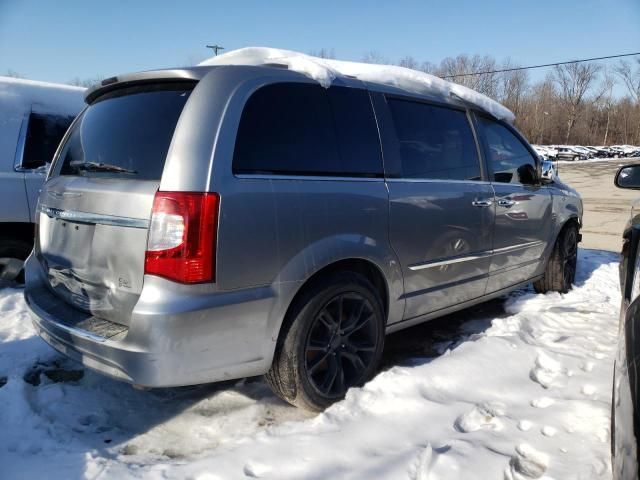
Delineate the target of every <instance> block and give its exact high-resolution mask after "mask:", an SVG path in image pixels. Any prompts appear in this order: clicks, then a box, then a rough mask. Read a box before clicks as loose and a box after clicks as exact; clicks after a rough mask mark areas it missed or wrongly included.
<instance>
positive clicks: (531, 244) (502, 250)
mask: <svg viewBox="0 0 640 480" xmlns="http://www.w3.org/2000/svg"><path fill="white" fill-rule="evenodd" d="M538 245H543V242H541V241H539V240H538V241H535V242H527V243H519V244H518V245H510V246H508V247H502V248H495V249H494V250H493V254H494V255H495V254H496V253H509V252H515V251H516V250H522V249H524V248H531V247H537V246H538Z"/></svg>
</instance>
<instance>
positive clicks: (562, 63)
mask: <svg viewBox="0 0 640 480" xmlns="http://www.w3.org/2000/svg"><path fill="white" fill-rule="evenodd" d="M634 55H640V52H636V53H623V54H620V55H608V56H606V57H593V58H583V59H581V60H569V61H567V62H556V63H545V64H542V65H531V66H530V67H516V68H505V69H502V70H489V71H486V72H472V73H459V74H457V75H445V76H444V77H442V78H456V77H469V76H472V75H489V74H491V73H503V72H515V71H516V70H531V69H532V68H544V67H555V66H556V65H567V64H569V63H583V62H593V61H595V60H607V59H609V58H620V57H632V56H634Z"/></svg>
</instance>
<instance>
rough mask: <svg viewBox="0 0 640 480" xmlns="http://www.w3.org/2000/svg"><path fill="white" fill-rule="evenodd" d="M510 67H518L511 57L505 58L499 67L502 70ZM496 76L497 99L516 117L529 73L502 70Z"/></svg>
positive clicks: (527, 83)
mask: <svg viewBox="0 0 640 480" xmlns="http://www.w3.org/2000/svg"><path fill="white" fill-rule="evenodd" d="M511 68H518V65H515V64H514V63H512V62H511V59H506V60H505V61H504V62H503V63H502V65H501V67H500V69H502V70H507V69H511ZM498 78H499V84H498V88H499V92H498V99H499V100H500V101H501V102H502V103H503V104H504V105H505V107H507V108H508V109H510V110H511V111H512V112H513V113H514V114H515V116H516V118H518V116H519V114H520V110H521V105H522V100H523V97H524V95H525V93H526V91H527V88H528V87H529V75H528V73H527V71H526V70H513V71H511V72H502V73H501V74H500V76H499V77H498Z"/></svg>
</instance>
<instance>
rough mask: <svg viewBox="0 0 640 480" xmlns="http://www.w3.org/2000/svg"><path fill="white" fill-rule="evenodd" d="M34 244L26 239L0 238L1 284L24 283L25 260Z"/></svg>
mask: <svg viewBox="0 0 640 480" xmlns="http://www.w3.org/2000/svg"><path fill="white" fill-rule="evenodd" d="M32 248H33V245H31V243H29V242H26V241H24V240H15V239H2V240H0V286H1V285H7V284H12V283H13V284H18V285H22V284H24V261H25V260H26V259H27V257H28V256H29V254H30V253H31V249H32Z"/></svg>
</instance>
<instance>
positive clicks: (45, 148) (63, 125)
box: [22, 113, 74, 168]
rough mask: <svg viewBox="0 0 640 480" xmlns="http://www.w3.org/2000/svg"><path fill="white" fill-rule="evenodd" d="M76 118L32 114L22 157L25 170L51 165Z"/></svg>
mask: <svg viewBox="0 0 640 480" xmlns="http://www.w3.org/2000/svg"><path fill="white" fill-rule="evenodd" d="M73 118H74V117H66V116H59V115H49V114H40V113H32V114H31V115H30V116H29V125H28V126H27V136H26V139H25V144H24V154H23V155H22V166H23V167H24V168H38V167H42V166H43V165H45V164H46V163H51V161H52V160H53V155H54V153H56V149H57V148H58V144H59V143H60V141H61V140H62V137H63V136H64V134H65V132H66V131H67V128H69V125H71V122H72V121H73Z"/></svg>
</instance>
